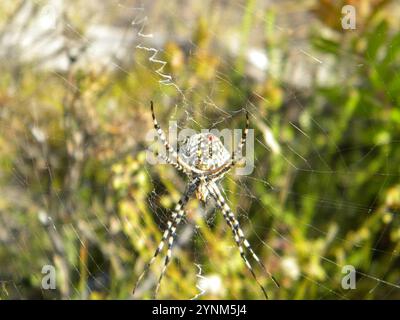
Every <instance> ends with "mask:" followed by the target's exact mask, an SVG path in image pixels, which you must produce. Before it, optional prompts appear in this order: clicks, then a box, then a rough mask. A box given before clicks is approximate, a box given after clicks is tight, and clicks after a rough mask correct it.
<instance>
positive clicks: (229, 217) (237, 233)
mask: <svg viewBox="0 0 400 320" xmlns="http://www.w3.org/2000/svg"><path fill="white" fill-rule="evenodd" d="M209 191H210V194H211V195H212V196H213V197H214V199H215V200H216V202H217V205H218V207H220V209H221V210H222V214H223V216H224V218H225V220H226V222H227V224H228V225H229V227H230V228H231V229H232V232H233V235H234V239H235V242H236V244H237V246H238V248H239V252H240V255H241V256H242V258H243V260H244V262H245V264H246V266H247V268H248V269H249V270H250V272H251V274H252V275H253V278H254V279H255V280H256V282H257V283H258V285H259V286H260V288H261V290H262V291H263V293H264V295H265V296H266V298H268V295H267V294H266V292H265V290H264V287H263V286H261V284H260V283H259V281H258V280H257V278H256V276H255V273H254V271H253V269H252V267H251V265H250V263H249V261H248V260H247V258H246V255H245V253H244V250H243V246H242V243H243V244H244V246H245V247H246V249H247V250H249V251H250V253H251V255H252V256H253V258H254V260H256V261H257V263H258V264H259V265H260V266H261V267H262V269H263V271H264V272H265V273H266V274H267V275H268V276H269V277H270V278H271V279H272V281H273V282H274V283H275V284H276V285H277V286H278V287H279V284H278V282H277V281H276V280H275V278H274V277H273V276H272V275H271V273H270V272H269V271H268V270H267V269H266V267H265V266H264V264H263V263H262V261H261V260H260V259H259V258H258V256H257V255H256V254H255V252H254V251H253V249H252V248H251V246H250V243H249V242H248V241H247V239H246V238H245V236H244V234H243V230H242V229H241V228H240V225H239V221H238V220H237V219H236V218H235V216H234V214H233V212H232V210H231V209H230V208H229V206H228V205H227V204H226V202H225V200H224V198H223V196H222V194H221V192H220V191H219V189H218V187H217V186H216V185H215V183H213V182H212V183H210V186H209Z"/></svg>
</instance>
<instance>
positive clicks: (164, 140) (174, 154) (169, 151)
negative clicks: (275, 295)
mask: <svg viewBox="0 0 400 320" xmlns="http://www.w3.org/2000/svg"><path fill="white" fill-rule="evenodd" d="M150 108H151V116H152V118H153V126H154V129H155V130H156V131H157V135H158V137H159V138H160V140H161V142H162V143H163V144H164V147H165V149H166V150H167V155H166V156H165V159H169V160H168V161H167V162H168V163H171V164H173V163H175V162H174V161H172V160H171V159H170V158H169V154H171V155H172V158H174V159H176V163H177V164H179V165H180V166H181V167H182V168H184V169H185V170H186V171H188V172H191V171H192V172H195V173H199V174H204V172H205V171H203V170H199V169H197V168H194V167H192V166H189V165H188V164H186V163H185V162H184V161H182V159H181V157H180V156H179V154H178V152H177V151H175V150H174V148H173V147H172V146H171V145H170V143H169V142H168V140H167V137H166V136H165V133H164V131H163V130H162V129H161V127H160V125H159V124H158V122H157V119H156V115H155V114H154V106H153V101H150Z"/></svg>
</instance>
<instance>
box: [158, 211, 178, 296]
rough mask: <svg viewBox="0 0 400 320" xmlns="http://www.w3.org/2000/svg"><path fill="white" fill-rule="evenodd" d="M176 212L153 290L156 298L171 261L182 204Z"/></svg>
mask: <svg viewBox="0 0 400 320" xmlns="http://www.w3.org/2000/svg"><path fill="white" fill-rule="evenodd" d="M177 213H178V217H177V218H176V220H175V223H174V224H173V225H172V227H171V234H170V236H169V238H168V249H167V255H166V256H165V260H164V266H163V268H162V270H161V274H160V277H159V278H158V282H157V286H156V290H155V291H154V299H156V298H157V293H158V290H159V289H160V285H161V280H162V279H163V277H164V275H165V272H166V271H167V267H168V264H169V262H170V261H171V257H172V247H173V245H174V240H175V237H176V229H177V227H178V225H179V224H180V223H181V221H182V219H183V217H184V215H185V211H184V210H183V206H181V208H180V209H179V210H177Z"/></svg>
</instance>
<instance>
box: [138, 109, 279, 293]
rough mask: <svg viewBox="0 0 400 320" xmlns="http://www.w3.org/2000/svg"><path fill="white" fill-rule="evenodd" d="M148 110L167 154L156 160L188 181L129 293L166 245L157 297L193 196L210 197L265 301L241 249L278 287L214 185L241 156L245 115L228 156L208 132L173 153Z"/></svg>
mask: <svg viewBox="0 0 400 320" xmlns="http://www.w3.org/2000/svg"><path fill="white" fill-rule="evenodd" d="M150 107H151V114H152V117H153V124H154V128H155V129H156V131H157V134H158V137H159V139H160V140H161V142H162V143H163V144H164V147H165V149H166V151H167V156H162V155H159V157H160V158H162V159H163V160H165V161H166V162H167V163H168V164H171V165H173V166H174V167H175V168H176V169H177V170H179V171H181V172H183V173H185V174H186V175H187V177H188V178H189V182H188V185H187V187H186V191H185V193H184V194H183V196H182V197H181V199H180V200H179V202H178V203H177V204H176V206H175V209H174V211H173V212H172V215H171V218H170V220H169V221H168V222H167V227H166V229H165V231H164V234H163V236H162V239H161V241H160V243H159V245H158V247H157V249H156V251H155V253H154V255H153V257H152V258H151V259H150V261H149V262H148V263H147V264H146V266H145V268H144V270H143V271H142V273H141V274H140V276H139V277H138V279H137V281H136V284H135V286H134V289H133V292H132V293H133V294H134V293H135V290H136V288H137V286H138V284H139V283H140V281H141V280H142V279H143V277H144V275H145V274H146V273H147V272H148V270H149V269H150V266H151V265H152V264H153V262H154V261H155V259H156V258H157V256H158V255H159V253H160V252H161V250H162V249H163V247H164V245H165V244H167V246H168V248H167V255H166V256H165V260H164V266H163V268H162V270H161V274H160V277H159V279H158V282H157V286H156V289H155V291H154V298H156V297H157V292H158V290H159V288H160V284H161V280H162V278H163V276H164V274H165V272H166V269H167V266H168V264H169V262H170V260H171V257H172V247H173V244H174V240H175V237H176V229H177V227H178V225H179V224H180V223H181V221H182V219H183V218H184V216H185V212H184V207H185V205H186V204H187V202H188V201H189V199H190V197H191V196H193V195H194V194H196V196H197V198H198V199H199V200H201V201H202V202H204V203H206V202H207V201H208V200H209V199H210V198H212V199H213V200H214V201H215V203H216V205H217V207H218V208H219V209H220V210H221V211H222V214H223V216H224V218H225V221H226V223H227V224H228V226H229V227H230V229H231V230H232V233H233V238H234V240H235V242H236V245H237V247H238V249H239V253H240V256H241V257H242V259H243V261H244V263H245V265H246V267H247V268H248V270H249V271H250V273H251V275H252V276H253V278H254V280H255V281H256V282H257V284H258V286H259V287H260V289H261V290H262V292H263V294H264V296H265V298H266V299H268V295H267V293H266V291H265V289H264V287H263V286H262V285H261V283H260V282H259V281H258V279H257V276H256V274H255V272H254V270H253V267H252V266H251V264H250V262H249V260H248V259H247V256H246V252H245V250H248V252H250V254H251V255H252V257H253V258H254V260H255V261H256V262H257V263H258V264H259V265H260V267H261V268H262V269H263V271H264V272H265V273H266V274H267V275H268V276H269V277H270V278H271V280H272V281H273V282H274V284H275V285H276V286H277V287H278V288H279V284H278V282H277V281H276V280H275V278H274V277H273V276H272V274H271V273H270V272H269V271H268V270H267V268H266V267H265V266H264V264H263V263H262V261H261V260H260V259H259V258H258V256H257V255H256V254H255V252H254V251H253V249H252V248H251V246H250V243H249V242H248V240H247V239H246V238H245V236H244V233H243V230H242V229H241V227H240V225H239V221H238V220H237V219H236V217H235V215H234V214H233V212H232V210H231V209H230V207H229V206H228V204H227V203H226V201H225V199H224V197H223V195H222V193H221V191H220V189H219V187H218V185H217V182H218V181H220V180H221V179H222V178H223V176H224V175H225V174H226V173H227V172H228V171H229V170H230V169H231V168H232V167H234V166H235V165H236V163H237V162H238V161H237V156H238V155H240V156H241V153H242V149H243V146H244V144H245V142H246V137H247V133H248V130H249V116H248V112H247V111H246V127H245V129H244V130H243V132H242V137H241V140H240V143H239V144H238V146H237V149H236V151H235V150H232V153H231V154H229V152H228V150H227V149H226V148H225V147H224V145H223V144H222V142H221V140H220V139H219V138H218V137H216V136H215V135H213V134H211V133H200V134H194V135H192V136H191V137H189V138H187V139H186V140H185V141H184V142H183V143H182V144H183V146H182V147H181V150H179V148H178V150H174V149H173V148H172V146H171V145H170V144H169V143H168V141H167V138H166V136H165V133H164V131H163V130H162V129H161V127H160V126H159V124H158V122H157V119H156V116H155V114H154V107H153V102H152V101H151V102H150ZM168 154H170V155H171V157H169V156H168Z"/></svg>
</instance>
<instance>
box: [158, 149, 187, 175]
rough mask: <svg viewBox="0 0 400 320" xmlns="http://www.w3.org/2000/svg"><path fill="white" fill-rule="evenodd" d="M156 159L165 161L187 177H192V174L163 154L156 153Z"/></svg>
mask: <svg viewBox="0 0 400 320" xmlns="http://www.w3.org/2000/svg"><path fill="white" fill-rule="evenodd" d="M156 157H157V158H159V159H161V160H163V161H165V162H166V163H168V164H170V165H172V166H173V167H174V168H175V169H176V170H178V171H181V172H183V173H186V174H187V175H190V172H188V171H187V170H186V169H185V168H184V167H182V166H181V165H180V164H179V163H178V162H175V161H172V160H171V159H170V158H169V157H167V156H164V155H162V154H158V153H156Z"/></svg>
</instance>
